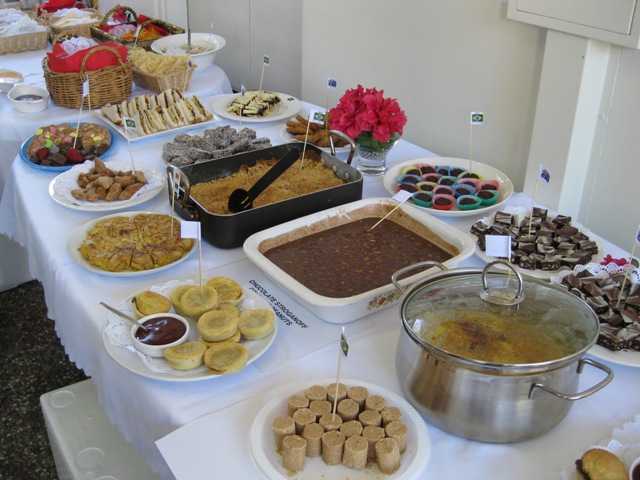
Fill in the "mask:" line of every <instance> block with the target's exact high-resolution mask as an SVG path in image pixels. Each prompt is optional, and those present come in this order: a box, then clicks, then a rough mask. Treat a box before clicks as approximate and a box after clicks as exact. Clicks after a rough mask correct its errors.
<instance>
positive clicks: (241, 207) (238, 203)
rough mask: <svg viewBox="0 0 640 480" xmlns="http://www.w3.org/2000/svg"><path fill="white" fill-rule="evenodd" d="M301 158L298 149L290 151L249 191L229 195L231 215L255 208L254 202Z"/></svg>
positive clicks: (241, 189)
mask: <svg viewBox="0 0 640 480" xmlns="http://www.w3.org/2000/svg"><path fill="white" fill-rule="evenodd" d="M299 156H300V152H299V151H298V150H297V149H291V150H289V151H288V152H287V153H286V154H285V155H284V156H283V157H282V158H281V159H280V160H278V162H277V163H276V164H275V165H274V166H273V167H271V168H270V169H269V171H268V172H267V173H265V174H264V175H263V176H262V177H260V179H259V180H258V181H257V182H256V183H254V184H253V186H252V187H251V188H250V189H249V191H247V190H245V189H243V188H237V189H236V190H234V191H233V192H231V195H229V203H228V208H229V211H230V212H231V213H238V212H243V211H245V210H249V209H251V208H253V201H254V200H255V199H256V197H257V196H258V195H260V194H261V193H262V192H263V191H264V190H265V189H266V188H267V187H268V186H269V185H271V184H272V183H273V182H274V181H275V180H276V179H277V178H278V177H279V176H280V175H282V174H283V173H284V171H285V170H286V169H287V168H289V167H290V166H291V165H293V164H294V163H295V161H296V160H297V159H298V157H299Z"/></svg>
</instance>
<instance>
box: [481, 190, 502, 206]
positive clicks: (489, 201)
mask: <svg viewBox="0 0 640 480" xmlns="http://www.w3.org/2000/svg"><path fill="white" fill-rule="evenodd" d="M476 195H477V196H478V197H479V198H480V200H481V201H482V205H484V206H488V205H493V204H494V203H496V200H498V195H499V193H498V191H497V190H481V191H479V192H476Z"/></svg>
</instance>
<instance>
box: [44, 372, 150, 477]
mask: <svg viewBox="0 0 640 480" xmlns="http://www.w3.org/2000/svg"><path fill="white" fill-rule="evenodd" d="M40 406H41V407H42V413H43V414H44V419H45V423H46V426H47V433H48V435H49V442H50V443H51V452H52V453H53V458H54V460H55V462H56V469H57V471H58V478H60V480H87V479H91V480H131V479H135V480H159V479H160V476H159V475H157V474H156V473H154V472H153V471H152V470H151V468H150V467H149V465H148V463H147V462H146V460H145V459H144V458H143V457H142V456H141V455H140V454H139V453H138V452H137V450H136V449H135V448H134V447H133V446H132V445H131V444H130V443H128V442H127V441H126V440H125V439H124V437H123V436H122V434H121V433H120V432H119V431H118V429H117V428H116V427H115V426H113V425H112V424H111V423H110V422H109V420H108V419H107V416H106V414H105V413H104V410H103V409H102V406H101V405H100V402H99V401H98V395H97V393H96V389H95V385H94V383H93V381H92V380H91V379H89V380H84V381H82V382H79V383H75V384H73V385H69V386H67V387H64V388H60V389H58V390H54V391H52V392H48V393H45V394H43V395H42V396H41V397H40Z"/></svg>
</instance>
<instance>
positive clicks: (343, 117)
mask: <svg viewBox="0 0 640 480" xmlns="http://www.w3.org/2000/svg"><path fill="white" fill-rule="evenodd" d="M406 123H407V116H406V115H405V113H404V111H403V110H402V109H401V108H400V105H399V104H398V101H397V100H396V99H395V98H384V90H377V89H375V88H367V89H366V90H365V89H364V88H363V87H362V85H358V87H357V88H354V89H351V90H347V91H346V92H345V93H344V95H343V96H342V98H341V99H340V101H339V102H338V105H336V106H335V107H334V108H332V109H331V110H329V125H330V127H331V128H332V129H334V130H339V131H341V132H344V133H346V134H347V135H349V136H350V137H351V138H353V139H354V140H355V141H356V143H358V144H360V145H362V146H365V147H368V148H372V149H375V150H382V149H384V148H388V147H389V145H393V144H394V143H395V142H396V141H397V140H398V138H400V136H401V135H402V131H403V128H404V126H405V125H406Z"/></svg>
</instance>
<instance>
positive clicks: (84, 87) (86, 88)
mask: <svg viewBox="0 0 640 480" xmlns="http://www.w3.org/2000/svg"><path fill="white" fill-rule="evenodd" d="M89 95H90V93H89V76H88V75H87V78H86V80H85V81H84V82H82V98H81V99H80V109H79V111H78V123H77V124H76V136H75V138H74V139H73V148H76V143H77V142H78V135H79V133H80V119H81V118H82V108H83V106H84V98H85V97H87V96H89ZM89 105H91V97H89ZM89 123H91V108H89Z"/></svg>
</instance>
